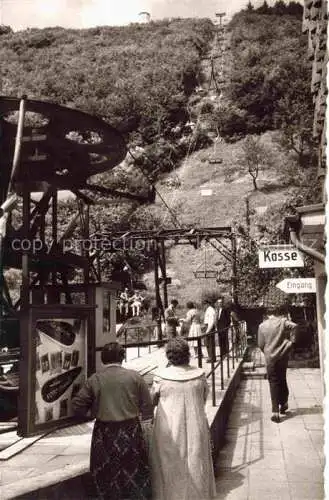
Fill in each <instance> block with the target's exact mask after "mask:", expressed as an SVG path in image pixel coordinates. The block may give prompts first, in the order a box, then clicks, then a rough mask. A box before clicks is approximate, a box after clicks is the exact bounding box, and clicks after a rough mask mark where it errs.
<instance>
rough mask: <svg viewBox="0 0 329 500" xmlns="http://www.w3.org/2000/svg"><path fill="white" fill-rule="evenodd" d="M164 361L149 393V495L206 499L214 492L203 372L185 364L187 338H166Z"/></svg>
mask: <svg viewBox="0 0 329 500" xmlns="http://www.w3.org/2000/svg"><path fill="white" fill-rule="evenodd" d="M166 355H167V358H168V361H169V363H170V365H169V366H168V367H166V368H163V369H162V370H159V371H158V372H157V373H156V375H155V377H154V380H153V386H152V388H151V394H152V396H153V401H154V404H155V405H157V409H156V414H155V419H154V427H153V433H152V438H151V445H150V456H151V474H152V490H153V497H152V498H153V500H208V499H211V498H214V497H215V495H216V487H215V478H214V469H213V463H212V456H211V444H210V433H209V426H208V420H207V415H206V412H205V402H206V400H207V395H208V391H209V389H208V385H207V380H206V376H205V373H204V371H203V370H202V369H201V368H195V367H193V366H191V365H190V364H189V361H190V351H189V346H188V343H187V342H186V341H185V340H184V339H183V338H182V337H178V338H176V339H171V340H169V342H168V343H167V346H166Z"/></svg>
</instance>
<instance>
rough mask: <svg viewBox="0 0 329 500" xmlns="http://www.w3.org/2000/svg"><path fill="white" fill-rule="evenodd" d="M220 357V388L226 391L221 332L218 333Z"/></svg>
mask: <svg viewBox="0 0 329 500" xmlns="http://www.w3.org/2000/svg"><path fill="white" fill-rule="evenodd" d="M218 344H219V356H220V388H221V390H223V389H224V366H223V346H222V342H221V336H220V332H218Z"/></svg>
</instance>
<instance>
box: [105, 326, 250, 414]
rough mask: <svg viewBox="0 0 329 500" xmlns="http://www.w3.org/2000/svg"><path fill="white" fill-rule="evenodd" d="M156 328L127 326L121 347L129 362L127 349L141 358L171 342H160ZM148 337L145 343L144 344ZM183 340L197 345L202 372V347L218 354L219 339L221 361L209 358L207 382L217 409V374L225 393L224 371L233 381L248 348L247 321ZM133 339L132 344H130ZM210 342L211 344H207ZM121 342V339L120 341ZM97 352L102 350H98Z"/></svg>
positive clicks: (124, 329) (166, 340)
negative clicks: (153, 347) (141, 353)
mask: <svg viewBox="0 0 329 500" xmlns="http://www.w3.org/2000/svg"><path fill="white" fill-rule="evenodd" d="M156 326H157V325H156V324H150V325H147V326H143V327H138V326H130V325H129V326H127V327H124V328H123V329H122V331H121V335H120V337H121V338H122V339H123V342H121V343H122V345H123V346H124V347H125V348H126V360H127V349H128V348H137V355H138V357H139V356H140V349H141V348H145V347H148V352H151V347H152V346H156V347H161V346H163V345H165V344H166V343H167V342H168V340H169V339H168V338H162V339H161V340H160V339H159V338H156V337H157V333H156V332H157V330H156ZM226 332H227V341H225V342H226V344H227V345H226V347H227V352H225V353H224V352H223V350H224V349H223V347H224V342H223V339H224V338H225V335H226ZM145 337H146V340H145ZM183 338H184V339H185V340H186V341H187V342H189V343H190V342H196V343H197V353H198V355H197V359H198V366H199V367H200V368H202V363H203V352H202V346H203V345H208V347H209V350H210V352H216V338H217V339H218V342H217V343H218V346H219V360H218V361H217V360H215V359H211V358H210V371H209V373H208V374H207V378H210V380H211V391H212V404H213V406H216V376H215V372H216V370H217V369H219V372H220V377H219V383H220V389H221V390H224V380H225V377H224V370H225V367H226V375H227V378H228V379H229V378H230V374H231V371H233V370H234V369H235V365H236V363H237V362H238V360H240V359H242V357H243V355H244V353H245V350H246V347H247V331H246V323H245V322H244V321H239V322H238V323H236V324H235V325H234V326H233V325H231V326H229V327H228V328H227V329H225V330H220V331H217V330H216V331H214V332H212V333H207V334H206V333H204V334H202V335H200V336H197V337H189V336H184V335H183ZM131 339H133V340H131ZM208 339H209V340H208ZM118 340H120V339H118ZM97 350H101V348H98V349H97Z"/></svg>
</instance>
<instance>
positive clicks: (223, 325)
mask: <svg viewBox="0 0 329 500" xmlns="http://www.w3.org/2000/svg"><path fill="white" fill-rule="evenodd" d="M216 314H217V330H218V331H219V332H220V331H221V330H225V329H226V331H227V328H228V327H229V326H230V324H231V313H230V310H229V309H227V308H225V307H223V308H222V310H221V314H220V316H218V314H219V309H218V308H217V309H216Z"/></svg>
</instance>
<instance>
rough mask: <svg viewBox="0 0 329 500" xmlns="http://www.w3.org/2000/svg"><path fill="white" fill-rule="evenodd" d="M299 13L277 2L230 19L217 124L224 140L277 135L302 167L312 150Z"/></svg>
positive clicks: (310, 106)
mask: <svg viewBox="0 0 329 500" xmlns="http://www.w3.org/2000/svg"><path fill="white" fill-rule="evenodd" d="M301 13H302V7H301V6H297V5H295V2H291V3H290V4H288V6H285V4H284V3H283V2H281V1H278V2H276V3H275V5H274V7H273V8H270V7H268V6H267V4H266V2H265V3H264V4H263V6H261V7H260V8H259V9H254V8H253V7H252V6H251V5H249V6H248V8H247V9H246V10H244V11H241V12H239V13H238V14H236V15H235V16H234V17H233V19H232V21H231V23H230V25H229V27H230V31H231V43H230V45H231V59H232V60H231V68H230V75H229V81H230V84H229V86H228V89H227V94H226V97H227V99H228V103H227V104H226V108H225V109H223V111H219V112H218V113H217V121H218V124H219V129H220V131H221V133H222V135H224V136H225V137H227V138H232V136H240V137H241V136H243V135H245V134H255V133H256V134H259V133H261V132H264V131H266V130H275V129H280V130H281V131H282V132H283V137H284V139H285V140H284V146H285V147H286V148H287V149H289V150H290V151H294V152H295V153H296V154H297V156H298V161H299V163H300V165H303V163H306V161H305V160H306V158H307V161H308V160H309V156H310V151H311V150H312V147H313V144H312V141H311V137H312V132H311V130H312V116H313V103H312V96H311V92H310V81H311V68H310V64H309V62H308V60H307V39H306V37H305V35H303V34H302V29H301Z"/></svg>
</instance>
